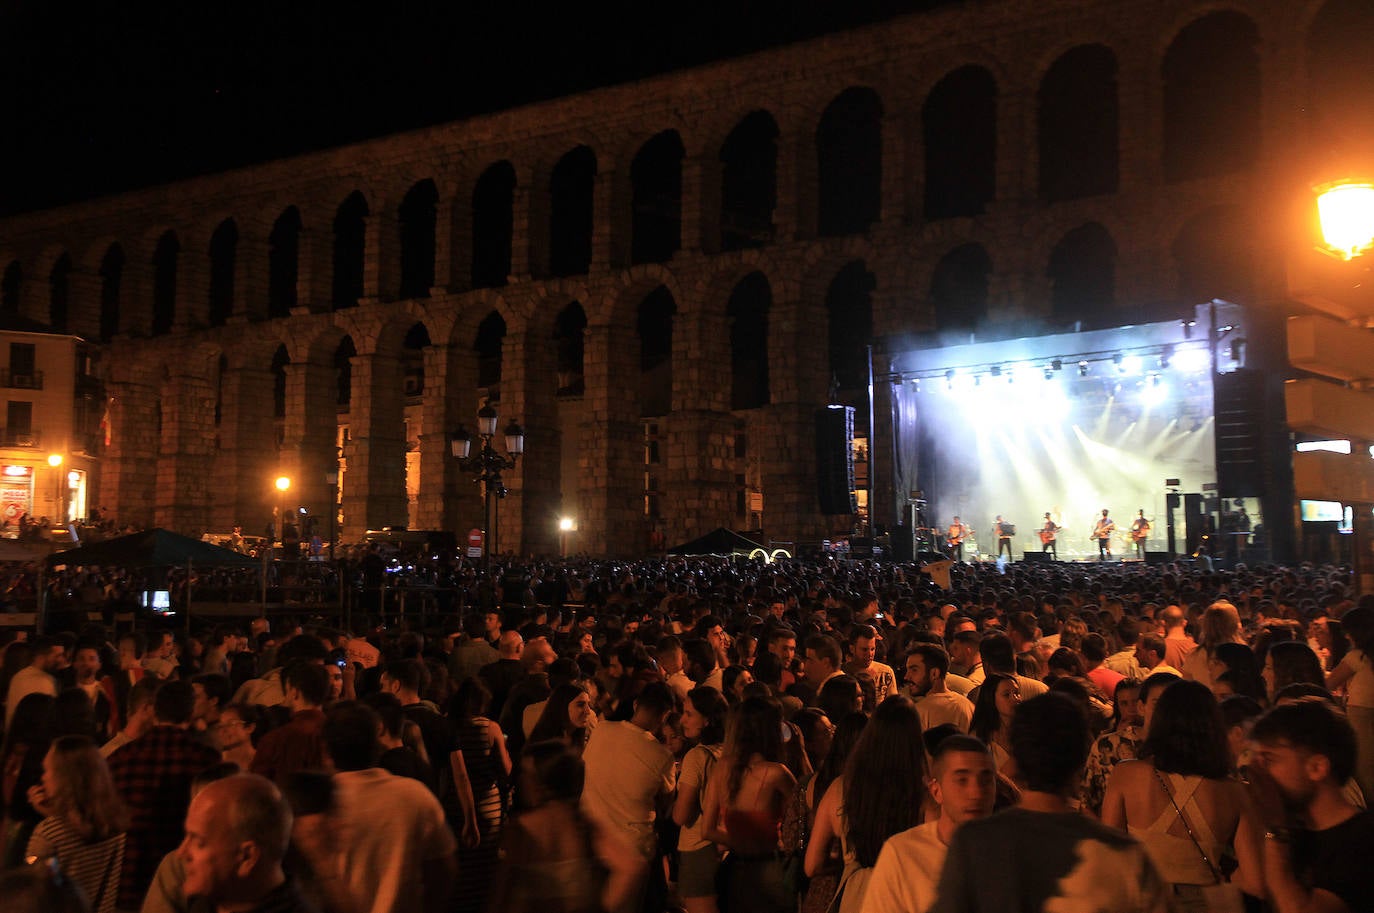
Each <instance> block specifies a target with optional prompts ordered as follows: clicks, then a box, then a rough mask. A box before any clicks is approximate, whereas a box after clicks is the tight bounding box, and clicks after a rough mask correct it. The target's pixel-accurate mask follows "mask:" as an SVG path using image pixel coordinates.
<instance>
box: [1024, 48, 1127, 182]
mask: <svg viewBox="0 0 1374 913" xmlns="http://www.w3.org/2000/svg"><path fill="white" fill-rule="evenodd" d="M1117 72H1118V67H1117V60H1116V54H1115V53H1114V52H1113V51H1112V50H1111V48H1109V47H1107V46H1106V45H1102V44H1084V45H1078V46H1077V47H1074V48H1070V49H1069V50H1067V51H1065V52H1064V53H1063V54H1061V55H1060V56H1059V57H1058V58H1057V59H1056V60H1055V61H1054V63H1052V64H1051V65H1050V67H1049V69H1048V70H1047V71H1046V72H1045V75H1044V77H1043V78H1042V79H1041V81H1040V88H1039V92H1038V97H1037V118H1036V137H1037V141H1038V147H1039V171H1040V173H1039V186H1040V197H1041V199H1043V200H1046V201H1047V202H1057V201H1060V200H1073V199H1078V198H1080V197H1089V196H1096V195H1098V194H1104V193H1115V192H1116V190H1117V185H1118V180H1119V167H1120V166H1119V155H1118V122H1119V110H1118V99H1117Z"/></svg>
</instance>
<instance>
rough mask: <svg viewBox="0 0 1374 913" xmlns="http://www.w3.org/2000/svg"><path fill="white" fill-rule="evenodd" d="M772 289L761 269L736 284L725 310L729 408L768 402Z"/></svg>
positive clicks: (756, 405) (753, 406) (754, 407)
mask: <svg viewBox="0 0 1374 913" xmlns="http://www.w3.org/2000/svg"><path fill="white" fill-rule="evenodd" d="M772 304H773V289H772V287H771V286H770V285H769V284H768V278H767V277H766V276H764V275H763V273H750V274H749V275H747V276H745V277H744V278H743V279H741V280H740V281H739V283H738V284H736V285H735V289H734V291H732V292H731V293H730V301H729V303H728V304H727V305H726V308H725V313H726V316H727V317H729V318H730V408H731V409H756V408H758V407H759V406H766V405H768V403H769V401H770V399H769V392H768V310H769V308H770V307H771V306H772Z"/></svg>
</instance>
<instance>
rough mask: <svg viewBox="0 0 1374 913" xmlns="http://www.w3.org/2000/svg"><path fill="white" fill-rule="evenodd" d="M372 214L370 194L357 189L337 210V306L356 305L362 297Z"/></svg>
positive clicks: (332, 292)
mask: <svg viewBox="0 0 1374 913" xmlns="http://www.w3.org/2000/svg"><path fill="white" fill-rule="evenodd" d="M369 214H370V213H369V209H368V205H367V198H366V197H364V196H363V194H362V192H361V191H358V190H355V191H353V192H352V193H350V194H349V195H348V196H347V197H345V198H344V200H343V202H342V203H340V204H339V207H338V209H336V210H335V212H334V222H333V230H334V235H333V240H334V250H333V266H334V268H333V281H332V284H331V289H330V302H331V303H332V304H333V306H334V309H335V310H340V309H343V308H351V307H356V306H357V304H358V299H359V298H361V297H363V293H364V288H365V286H364V284H363V281H364V276H365V273H366V264H367V219H368V215H369Z"/></svg>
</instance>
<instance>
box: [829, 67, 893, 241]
mask: <svg viewBox="0 0 1374 913" xmlns="http://www.w3.org/2000/svg"><path fill="white" fill-rule="evenodd" d="M882 172H883V105H882V102H881V101H879V100H878V95H877V93H876V92H874V91H873V90H872V89H866V88H861V87H857V86H856V87H852V88H849V89H845V90H844V91H843V92H841V93H840V94H839V95H837V96H836V97H835V99H834V100H833V101H831V102H830V104H829V105H828V106H826V109H825V113H824V114H822V115H821V121H820V124H819V125H818V126H817V127H816V192H817V213H816V230H817V232H818V233H819V234H820V235H822V236H823V237H834V236H837V235H855V234H859V233H861V232H864V231H867V230H868V227H869V226H870V225H872V224H873V223H874V222H876V221H878V215H879V213H880V211H881V210H880V201H881V198H882Z"/></svg>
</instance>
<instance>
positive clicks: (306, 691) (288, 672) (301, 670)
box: [281, 660, 329, 707]
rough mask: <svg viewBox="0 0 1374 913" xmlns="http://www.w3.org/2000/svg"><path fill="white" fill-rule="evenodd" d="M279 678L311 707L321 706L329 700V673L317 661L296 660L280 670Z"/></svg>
mask: <svg viewBox="0 0 1374 913" xmlns="http://www.w3.org/2000/svg"><path fill="white" fill-rule="evenodd" d="M281 680H282V684H283V685H286V686H288V687H291V688H293V689H295V690H296V692H297V693H298V694H300V696H301V700H303V701H304V702H305V703H307V704H309V705H310V706H311V707H323V706H324V702H325V701H327V700H329V673H328V672H327V671H326V670H325V668H324V666H322V665H320V664H319V663H313V662H306V661H304V660H297V661H295V662H293V663H291V664H290V665H289V666H287V667H286V668H285V669H284V670H283V671H282V676H281Z"/></svg>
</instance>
